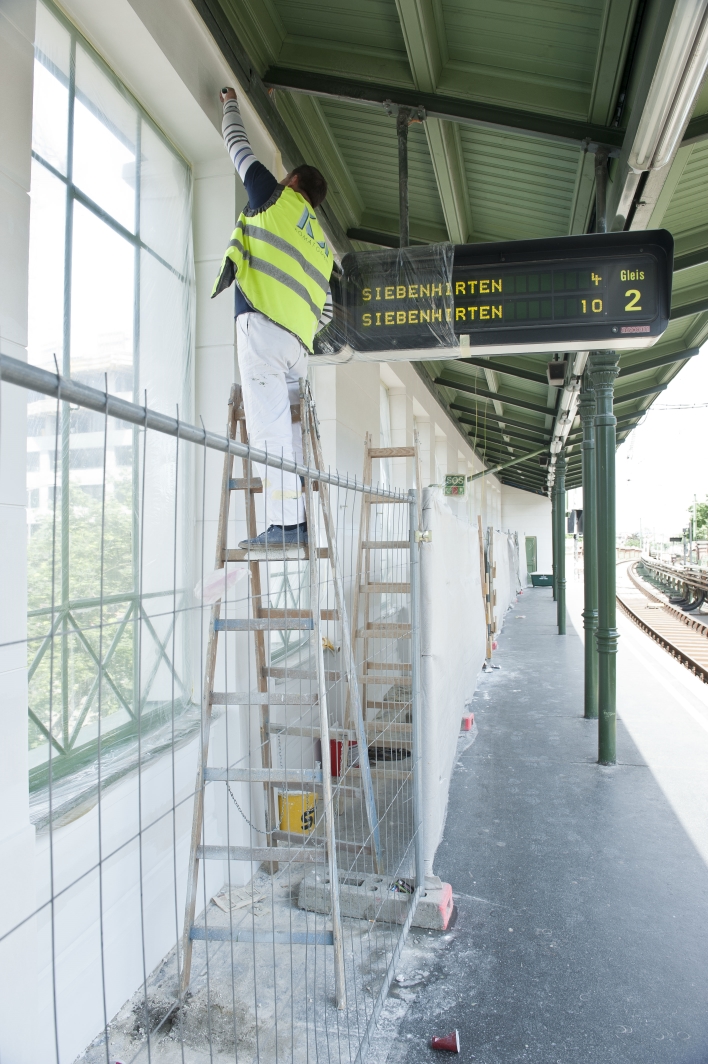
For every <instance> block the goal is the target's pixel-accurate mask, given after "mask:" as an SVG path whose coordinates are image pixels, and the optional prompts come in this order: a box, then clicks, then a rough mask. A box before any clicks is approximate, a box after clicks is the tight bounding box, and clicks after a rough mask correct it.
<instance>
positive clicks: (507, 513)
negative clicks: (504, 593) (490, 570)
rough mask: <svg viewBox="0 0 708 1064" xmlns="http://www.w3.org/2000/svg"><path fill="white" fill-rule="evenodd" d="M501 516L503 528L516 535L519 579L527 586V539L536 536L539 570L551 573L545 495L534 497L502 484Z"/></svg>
mask: <svg viewBox="0 0 708 1064" xmlns="http://www.w3.org/2000/svg"><path fill="white" fill-rule="evenodd" d="M501 496H502V515H501V524H502V527H503V528H504V529H511V530H512V531H515V532H518V534H519V555H520V569H521V580H522V582H524V581H525V580H526V582H527V583H530V582H531V581H530V578H529V579H526V578H527V577H528V574H527V573H526V549H525V545H524V540H525V537H526V536H536V540H537V549H538V571H539V572H541V573H550V572H551V569H552V566H553V547H552V544H551V500H550V499H549V498H548V497H547V496H545V495H535V494H534V493H533V492H530V491H522V490H521V489H520V488H512V487H509V486H508V485H507V484H504V485H503V486H502V489H501Z"/></svg>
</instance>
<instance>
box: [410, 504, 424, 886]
mask: <svg viewBox="0 0 708 1064" xmlns="http://www.w3.org/2000/svg"><path fill="white" fill-rule="evenodd" d="M418 490H420V489H418ZM408 498H409V500H410V502H409V529H410V531H409V535H410V545H411V560H410V581H411V702H412V705H411V715H412V721H411V723H412V725H413V727H412V729H411V734H412V740H413V743H412V745H413V750H412V754H413V820H414V825H415V835H414V846H415V885H416V887H418V888H419V889H421V890H423V891H424V890H425V853H424V850H423V841H424V840H423V742H422V740H423V718H422V704H421V697H420V690H421V675H420V663H421V641H420V550H421V547H420V543H419V542H417V537H416V532H417V531H418V513H419V495H418V491H416V489H415V488H411V489H410V490H409V492H408Z"/></svg>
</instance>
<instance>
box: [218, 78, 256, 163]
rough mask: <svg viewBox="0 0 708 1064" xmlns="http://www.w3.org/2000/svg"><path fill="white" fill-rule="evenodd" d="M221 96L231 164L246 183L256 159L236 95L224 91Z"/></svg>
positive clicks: (232, 91) (223, 125) (227, 90)
mask: <svg viewBox="0 0 708 1064" xmlns="http://www.w3.org/2000/svg"><path fill="white" fill-rule="evenodd" d="M220 95H221V99H222V101H223V104H224V117H223V118H222V120H221V132H222V133H223V135H224V144H225V145H226V150H227V152H228V153H229V155H230V156H231V162H232V163H233V164H234V166H235V167H236V173H237V174H238V176H239V177H240V178H241V180H242V181H243V182H244V183H245V180H246V174H247V172H248V170H249V168H250V167H251V166H252V165H253V163H255V162H256V157H255V155H254V154H253V151H252V149H251V145H250V144H249V143H248V137H247V136H246V130H245V129H244V126H243V119H242V118H241V112H240V110H239V106H238V100H237V99H236V93H235V92H234V90H233V89H222V90H221V93H220Z"/></svg>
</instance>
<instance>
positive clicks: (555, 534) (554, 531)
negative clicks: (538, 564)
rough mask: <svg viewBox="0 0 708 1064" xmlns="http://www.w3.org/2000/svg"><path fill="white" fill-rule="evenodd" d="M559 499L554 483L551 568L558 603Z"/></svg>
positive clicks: (552, 493) (554, 598)
mask: <svg viewBox="0 0 708 1064" xmlns="http://www.w3.org/2000/svg"><path fill="white" fill-rule="evenodd" d="M557 499H558V495H557V492H556V485H555V481H554V482H553V487H552V488H551V551H552V555H553V565H552V567H551V572H552V574H553V580H552V584H553V601H554V602H555V601H556V573H557V572H558V570H557V568H556V559H557V557H558V521H557V519H556V517H557V514H556V511H557V506H556V501H557Z"/></svg>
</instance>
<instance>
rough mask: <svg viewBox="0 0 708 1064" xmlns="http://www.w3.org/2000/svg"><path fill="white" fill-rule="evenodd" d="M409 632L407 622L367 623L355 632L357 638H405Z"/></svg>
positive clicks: (409, 627)
mask: <svg viewBox="0 0 708 1064" xmlns="http://www.w3.org/2000/svg"><path fill="white" fill-rule="evenodd" d="M410 634H411V626H410V625H409V624H369V625H367V627H366V628H360V629H359V631H358V632H357V633H356V636H357V639H385V638H386V637H387V636H388V637H389V638H391V639H405V638H406V637H407V636H410Z"/></svg>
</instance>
